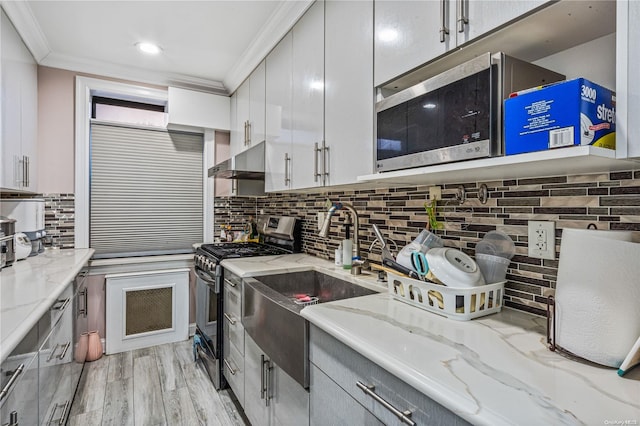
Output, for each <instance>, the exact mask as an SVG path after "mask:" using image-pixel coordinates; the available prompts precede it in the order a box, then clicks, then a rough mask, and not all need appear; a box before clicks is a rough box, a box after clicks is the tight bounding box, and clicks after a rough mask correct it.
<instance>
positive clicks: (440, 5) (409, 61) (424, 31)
mask: <svg viewBox="0 0 640 426" xmlns="http://www.w3.org/2000/svg"><path fill="white" fill-rule="evenodd" d="M545 3H549V1H543V0H505V1H496V0H490V1H487V0H456V1H453V0H439V1H410V0H406V1H405V0H401V1H391V0H381V1H376V2H375V40H374V46H375V73H374V79H375V85H376V86H380V85H382V84H384V83H387V82H389V81H390V80H393V79H395V78H397V77H399V76H401V75H403V74H405V73H407V72H409V71H411V70H413V69H415V68H417V67H419V66H420V65H422V64H425V63H427V62H429V61H431V60H432V59H435V58H437V57H438V56H440V55H442V54H444V53H446V52H447V51H449V50H450V49H453V48H455V47H458V46H460V45H462V44H464V43H466V42H468V41H471V40H473V39H475V38H477V37H479V36H481V35H484V34H486V33H487V32H489V31H491V30H493V29H496V28H497V27H499V26H501V25H503V24H506V23H508V22H510V21H512V20H514V19H516V18H518V17H520V16H522V15H524V14H526V13H528V12H530V11H532V10H533V9H535V8H537V7H539V6H541V5H543V4H545Z"/></svg>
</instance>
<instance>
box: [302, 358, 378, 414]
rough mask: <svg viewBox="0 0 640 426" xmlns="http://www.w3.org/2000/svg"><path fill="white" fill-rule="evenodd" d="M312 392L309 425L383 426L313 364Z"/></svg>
mask: <svg viewBox="0 0 640 426" xmlns="http://www.w3.org/2000/svg"><path fill="white" fill-rule="evenodd" d="M310 390H311V396H310V397H311V403H310V411H309V423H310V424H311V426H325V425H339V424H345V425H375V426H382V425H383V423H382V422H381V421H380V420H378V419H377V418H376V417H375V416H374V415H373V414H371V413H370V412H369V411H367V410H366V409H365V408H364V407H363V406H362V405H360V404H359V403H358V401H356V400H355V399H353V398H352V397H351V395H349V394H348V393H347V392H345V390H344V389H342V388H341V387H340V386H338V384H337V383H336V382H334V381H333V380H331V378H329V376H327V375H326V374H324V373H323V372H322V370H320V369H319V368H318V367H316V366H315V365H313V364H311V389H310Z"/></svg>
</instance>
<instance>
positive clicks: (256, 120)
mask: <svg viewBox="0 0 640 426" xmlns="http://www.w3.org/2000/svg"><path fill="white" fill-rule="evenodd" d="M249 83H250V86H251V97H250V98H249V129H248V135H247V141H248V142H247V145H249V146H251V145H256V144H258V143H260V142H262V141H264V140H265V137H264V136H265V64H264V61H262V62H260V65H258V67H257V68H256V69H255V70H254V71H253V72H252V73H251V76H250V77H249Z"/></svg>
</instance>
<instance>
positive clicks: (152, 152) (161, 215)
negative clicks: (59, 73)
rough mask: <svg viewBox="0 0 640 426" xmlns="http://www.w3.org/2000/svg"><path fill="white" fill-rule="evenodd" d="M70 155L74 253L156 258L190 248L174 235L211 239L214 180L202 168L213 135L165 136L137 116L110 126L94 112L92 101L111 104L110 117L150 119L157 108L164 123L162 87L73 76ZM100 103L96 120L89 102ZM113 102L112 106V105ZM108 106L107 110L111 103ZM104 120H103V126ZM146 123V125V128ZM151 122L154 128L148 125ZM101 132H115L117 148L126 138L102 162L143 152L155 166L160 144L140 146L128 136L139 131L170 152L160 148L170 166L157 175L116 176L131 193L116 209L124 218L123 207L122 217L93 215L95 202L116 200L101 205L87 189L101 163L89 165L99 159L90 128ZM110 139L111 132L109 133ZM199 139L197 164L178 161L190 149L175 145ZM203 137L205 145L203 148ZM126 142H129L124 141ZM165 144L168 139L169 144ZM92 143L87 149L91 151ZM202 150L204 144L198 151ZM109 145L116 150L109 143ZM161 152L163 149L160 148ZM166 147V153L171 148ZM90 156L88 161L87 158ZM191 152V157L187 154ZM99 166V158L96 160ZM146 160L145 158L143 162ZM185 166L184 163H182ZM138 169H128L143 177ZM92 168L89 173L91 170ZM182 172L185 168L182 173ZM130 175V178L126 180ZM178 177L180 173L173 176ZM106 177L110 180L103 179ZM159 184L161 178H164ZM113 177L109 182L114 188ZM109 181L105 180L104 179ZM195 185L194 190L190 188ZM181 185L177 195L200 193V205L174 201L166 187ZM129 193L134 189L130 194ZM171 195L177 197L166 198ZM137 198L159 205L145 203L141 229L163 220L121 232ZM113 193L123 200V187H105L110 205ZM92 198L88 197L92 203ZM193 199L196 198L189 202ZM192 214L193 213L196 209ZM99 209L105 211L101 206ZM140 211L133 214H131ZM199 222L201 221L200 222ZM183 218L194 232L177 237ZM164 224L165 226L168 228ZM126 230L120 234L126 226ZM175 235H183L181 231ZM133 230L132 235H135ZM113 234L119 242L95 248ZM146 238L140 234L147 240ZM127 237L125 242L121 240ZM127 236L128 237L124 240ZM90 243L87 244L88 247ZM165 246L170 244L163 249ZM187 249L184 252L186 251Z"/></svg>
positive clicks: (211, 148)
mask: <svg viewBox="0 0 640 426" xmlns="http://www.w3.org/2000/svg"><path fill="white" fill-rule="evenodd" d="M75 93H76V95H75V97H76V101H75V103H76V119H75V123H76V131H75V135H76V136H75V137H76V155H75V164H76V165H75V182H76V184H75V185H76V191H75V195H76V199H75V228H74V229H75V247H76V248H89V247H93V248H96V249H97V250H96V254H98V253H101V254H100V255H99V256H96V257H112V256H127V255H131V254H132V253H133V254H136V255H142V254H161V253H165V252H167V253H168V252H172V253H176V252H182V251H187V250H191V248H192V247H191V243H186V238H184V239H183V240H182V241H179V238H183V237H184V236H185V235H187V234H189V235H190V236H189V237H188V238H189V239H190V240H193V241H192V242H193V243H195V242H203V241H204V242H209V241H212V240H213V209H212V208H211V207H210V206H212V205H213V192H214V191H213V189H214V188H213V179H212V178H207V175H206V171H207V169H208V167H211V166H212V164H213V158H214V155H213V153H214V132H213V130H209V129H205V130H204V135H202V134H200V133H199V132H198V133H184V132H182V133H180V132H168V131H167V130H166V128H165V126H164V125H161V126H159V127H158V126H157V123H158V122H151V121H140V120H139V117H138V118H134V120H133V123H132V122H131V120H129V124H125V123H114V122H113V121H115V118H114V116H106V115H105V114H106V113H105V112H104V111H103V112H102V113H100V112H98V111H99V110H100V108H102V107H100V106H98V104H102V105H105V106H110V107H115V108H105V111H106V110H111V112H110V113H112V112H113V111H114V110H119V111H120V112H122V110H129V113H128V114H125V115H126V117H129V118H131V117H134V116H135V114H136V112H135V111H133V110H140V111H141V112H140V111H138V113H140V114H143V115H144V116H145V117H146V118H145V120H147V119H148V115H147V114H149V113H150V112H153V111H156V112H157V113H159V114H160V117H162V121H163V122H166V114H165V113H164V111H165V110H166V105H167V99H168V94H167V91H166V90H162V89H154V88H149V87H144V86H137V85H132V84H129V83H121V82H114V81H107V80H99V79H95V78H90V77H84V76H77V77H76V91H75ZM96 98H98V102H97V103H96V108H95V115H94V100H95V99H96ZM99 98H103V99H104V100H102V101H100V99H99ZM110 99H111V100H115V102H112V101H110ZM112 104H113V105H112ZM137 104H147V105H152V107H151V108H148V109H147V108H145V107H141V105H137ZM92 117H99V118H101V119H102V120H98V119H96V120H92ZM103 120H108V121H109V122H105V121H103ZM145 123H146V124H145ZM154 123H156V124H154ZM98 127H100V133H101V134H102V136H103V137H104V136H105V134H106V133H109V132H111V133H118V134H120V136H115V137H112V138H111V139H112V143H113V144H115V142H114V141H118V138H124V140H120V141H118V143H119V144H121V146H120V148H119V149H120V151H119V152H118V153H114V156H113V158H112V159H111V160H109V158H107V159H106V160H109V161H112V162H113V163H115V164H113V165H114V166H120V165H121V163H122V164H131V162H130V161H124V160H125V159H129V158H133V156H134V155H138V152H137V151H142V152H143V153H146V154H148V155H149V157H148V159H147V160H149V161H150V162H151V164H152V165H153V166H154V167H155V168H156V170H157V169H158V164H160V163H157V162H155V160H154V159H158V160H159V157H160V156H159V155H157V154H158V153H159V152H160V145H153V146H151V147H148V148H143V147H142V142H140V140H142V139H140V138H139V137H138V136H134V135H133V132H135V131H136V130H137V131H144V132H146V135H147V136H151V135H155V138H161V137H160V135H163V136H164V140H165V142H166V143H167V145H168V146H166V149H168V150H169V152H170V153H169V154H167V151H163V154H162V157H164V159H165V160H167V159H168V160H169V163H168V164H167V165H165V166H159V168H162V170H163V172H162V176H160V177H157V179H156V178H145V179H142V178H141V177H138V176H137V175H126V174H125V171H122V172H120V173H119V176H118V178H119V179H120V180H121V181H122V183H127V185H129V187H130V189H129V190H130V191H131V192H132V193H133V194H134V195H129V199H128V201H127V200H126V199H125V200H121V201H120V203H124V204H125V205H126V206H127V208H126V209H121V211H120V214H122V212H123V210H124V212H125V213H127V212H128V213H129V214H127V215H126V216H124V217H122V216H121V221H120V222H119V220H120V219H117V218H116V216H112V217H105V218H99V217H98V216H96V215H95V214H97V210H96V208H97V204H99V203H100V202H102V203H106V205H108V206H109V209H111V208H112V207H116V206H117V202H116V201H115V198H114V199H113V200H114V201H113V202H112V201H103V200H99V199H98V197H99V196H100V193H99V192H98V193H96V191H95V189H96V188H93V190H91V187H90V186H91V184H92V183H93V184H96V183H97V182H98V180H99V179H100V176H99V175H98V174H96V173H98V169H99V167H100V166H99V164H97V163H95V161H96V158H95V155H96V154H98V153H97V152H96V151H95V149H96V147H97V145H96V144H97V143H98V142H99V141H97V140H96V137H97V131H96V129H97V128H98ZM112 136H114V135H112ZM125 136H126V137H125ZM191 138H194V139H198V141H199V142H198V144H199V146H200V147H199V148H198V149H197V152H195V153H192V154H195V155H197V157H198V158H199V159H191V160H184V159H180V158H179V156H180V155H182V154H185V153H187V152H188V150H184V149H179V148H178V145H181V146H184V145H185V143H186V142H185V141H184V139H191ZM203 139H204V143H203ZM177 140H180V141H181V142H180V143H174V142H173V141H177ZM127 141H128V142H127ZM168 141H172V142H171V143H170V144H169V142H168ZM91 144H93V146H91ZM203 145H204V147H203ZM114 148H115V145H114ZM162 149H163V150H164V149H165V148H162ZM171 150H172V151H171ZM92 155H93V157H94V158H92ZM189 155H191V154H189ZM100 161H103V160H100ZM145 161H146V160H145ZM187 163H188V164H189V165H188V166H185V164H187ZM133 164H136V166H135V167H133V172H136V173H137V172H141V171H142V169H143V167H142V166H141V163H135V162H134V163H133ZM179 164H181V165H182V168H181V169H180V171H179V172H177V171H175V170H174V169H172V168H171V167H174V166H176V165H179ZM92 166H93V170H92V169H91V167H92ZM109 168H111V166H109V167H106V169H109ZM144 169H145V170H144V171H146V169H148V167H146V166H145V167H144ZM187 169H188V170H187ZM181 173H189V174H191V173H193V176H194V177H193V179H191V178H188V179H187V180H188V181H189V182H190V185H191V184H193V185H194V187H188V186H187V185H185V184H184V179H185V176H184V175H181ZM127 176H128V177H127ZM171 176H173V177H174V178H175V179H173V180H171V179H167V178H168V177H171ZM177 176H180V177H179V178H177ZM106 178H108V176H106ZM162 179H164V180H162ZM153 181H155V182H156V183H157V185H156V187H155V188H152V187H147V186H146V185H147V183H149V182H153ZM115 182H116V181H115V180H114V181H113V182H112V183H113V185H115ZM107 183H108V179H107ZM196 186H197V187H199V188H200V190H197V189H195V188H196ZM175 187H180V196H184V195H185V194H184V193H185V192H189V193H191V194H193V195H194V196H195V193H196V192H198V191H199V192H198V196H199V199H200V200H201V201H200V206H199V207H198V208H196V207H195V203H197V201H194V202H193V203H191V202H189V203H186V202H185V201H183V200H180V198H178V195H176V194H177V192H178V191H173V189H172V188H175ZM131 188H132V189H131ZM172 193H173V194H174V195H175V196H174V195H172ZM136 194H142V195H144V196H145V197H148V198H152V199H154V200H155V201H156V202H158V201H159V202H160V205H157V204H156V206H155V207H151V205H147V206H146V207H147V213H148V216H147V219H148V220H147V221H146V222H149V223H146V222H142V223H141V224H140V225H141V226H142V225H144V226H147V225H149V224H153V223H157V222H158V221H160V220H165V219H166V220H167V221H164V222H162V223H163V225H161V226H160V227H159V228H162V229H159V228H156V229H155V230H152V229H149V228H145V229H144V230H141V229H140V227H138V228H135V229H131V228H126V226H128V224H130V223H131V222H132V221H133V216H134V214H133V213H134V211H135V210H134V206H135V207H137V208H140V209H141V208H142V207H143V205H142V204H141V203H140V201H139V198H140V197H137V195H136ZM112 195H113V196H115V195H120V196H122V195H125V192H124V191H123V189H122V187H118V186H111V189H110V190H107V191H104V192H103V195H102V196H104V197H105V199H106V200H111V198H109V197H111V196H112ZM92 198H93V200H92ZM194 200H195V199H194ZM92 203H93V207H94V217H93V221H92V220H91V218H90V216H91V204H92ZM175 204H178V205H180V206H182V207H185V206H187V205H188V206H189V209H192V210H190V211H192V212H193V213H188V212H186V211H185V210H182V211H178V210H174V209H173V206H174V205H175ZM196 210H197V212H196ZM105 211H108V210H107V209H106V208H105ZM137 214H139V213H137ZM198 217H199V218H200V219H198ZM96 219H100V220H105V222H104V223H105V225H104V226H105V227H104V228H103V229H100V227H101V226H103V225H100V226H98V223H97V222H96ZM182 219H185V220H184V222H185V223H188V224H189V225H190V226H193V228H192V230H190V231H188V232H181V231H180V230H178V229H179V226H180V225H178V222H179V221H180V220H182ZM167 223H168V224H169V225H167ZM93 225H96V227H95V229H94V231H96V232H100V233H101V234H102V235H101V236H99V235H97V234H95V233H94V234H93V235H90V230H91V228H92V226H93ZM196 227H197V228H198V229H200V234H199V235H198V236H196V235H195V234H196V231H195V229H196ZM125 228H126V229H125ZM180 229H181V230H184V229H182V228H180ZM134 233H137V234H135V236H134ZM116 234H120V235H119V236H118V238H121V241H120V243H119V245H118V247H115V245H114V246H113V247H106V248H105V247H103V248H99V247H98V246H96V243H97V242H98V241H99V239H102V240H103V241H106V240H108V239H109V238H111V237H113V238H115V237H116ZM145 234H146V235H145ZM127 235H129V237H126V236H127ZM159 235H164V237H160V236H159ZM147 236H148V237H153V238H151V239H149V240H145V241H144V242H142V241H143V240H141V239H139V238H143V237H147ZM127 238H128V240H127ZM90 239H91V240H92V241H91V242H90ZM134 240H135V241H138V245H137V247H134V245H133V243H132V241H134ZM169 242H170V243H171V246H170V244H169ZM187 247H188V248H187Z"/></svg>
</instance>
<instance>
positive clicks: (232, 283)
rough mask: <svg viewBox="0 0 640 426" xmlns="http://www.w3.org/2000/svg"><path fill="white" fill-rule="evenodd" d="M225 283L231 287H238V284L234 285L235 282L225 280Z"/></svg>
mask: <svg viewBox="0 0 640 426" xmlns="http://www.w3.org/2000/svg"><path fill="white" fill-rule="evenodd" d="M224 282H225V283H227V284H229V285H230V286H231V287H235V286H236V283H234V282H233V281H229V280H224Z"/></svg>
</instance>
